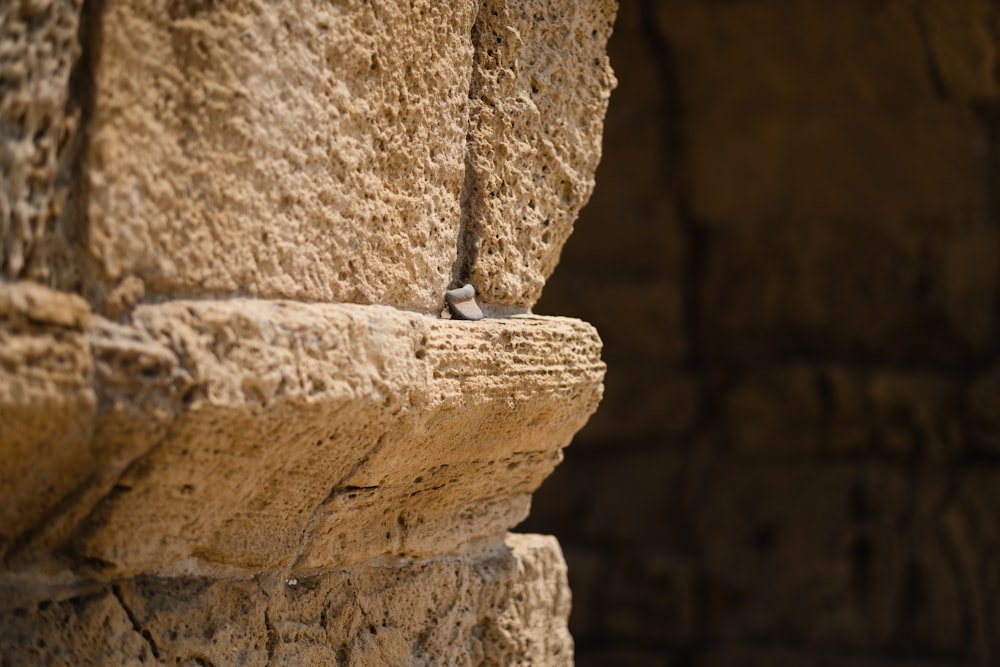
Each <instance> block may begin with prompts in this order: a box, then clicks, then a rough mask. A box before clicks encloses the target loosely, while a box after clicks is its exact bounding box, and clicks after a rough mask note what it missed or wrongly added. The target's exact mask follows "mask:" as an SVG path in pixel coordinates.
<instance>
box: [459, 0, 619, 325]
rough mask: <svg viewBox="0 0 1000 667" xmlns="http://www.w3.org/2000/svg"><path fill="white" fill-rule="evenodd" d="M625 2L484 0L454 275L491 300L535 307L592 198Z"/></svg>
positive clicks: (478, 25)
mask: <svg viewBox="0 0 1000 667" xmlns="http://www.w3.org/2000/svg"><path fill="white" fill-rule="evenodd" d="M616 9H617V3H616V2H615V1H614V0H586V1H584V2H562V1H559V0H546V1H544V2H535V1H533V0H484V1H483V2H482V3H481V5H480V8H479V14H478V16H477V17H476V22H475V24H474V26H473V32H472V35H473V43H474V45H475V59H474V65H473V70H472V83H471V88H470V90H469V98H470V112H469V113H470V120H469V140H468V153H467V155H466V179H465V188H464V191H463V194H462V199H463V202H462V206H463V221H462V225H463V232H462V233H463V236H462V239H461V240H460V248H459V262H458V265H457V266H456V275H455V276H454V279H455V281H456V282H457V284H462V283H464V282H471V283H472V284H473V285H474V286H475V287H476V290H477V294H479V296H480V304H481V305H484V306H490V305H492V306H494V307H499V308H500V309H501V310H502V309H503V308H505V307H506V308H530V307H531V306H532V305H533V304H534V303H535V301H537V300H538V297H539V295H540V294H541V291H542V287H543V285H544V284H545V280H546V279H547V278H548V277H549V275H551V274H552V271H553V270H554V269H555V266H556V264H557V263H558V261H559V253H560V251H561V249H562V246H563V244H564V243H565V242H566V239H567V238H568V237H569V235H570V232H572V229H573V221H574V220H575V219H576V216H577V214H578V213H579V211H580V208H581V207H582V206H583V205H584V204H585V203H586V202H587V200H588V199H589V198H590V193H591V191H592V190H593V187H594V170H595V169H596V168H597V163H598V161H599V159H600V156H601V128H602V125H603V121H604V112H605V110H606V109H607V104H608V98H609V96H610V94H611V89H612V88H613V87H614V85H615V79H614V75H613V74H612V72H611V67H610V65H609V64H608V59H607V55H606V54H605V44H606V43H607V39H608V36H609V35H610V34H611V28H612V24H613V22H614V15H615V10H616Z"/></svg>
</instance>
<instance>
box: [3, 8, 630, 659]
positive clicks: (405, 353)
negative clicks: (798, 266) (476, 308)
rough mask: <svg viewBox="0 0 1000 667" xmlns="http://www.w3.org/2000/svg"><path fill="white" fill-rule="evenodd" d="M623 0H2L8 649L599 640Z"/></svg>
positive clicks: (254, 648)
mask: <svg viewBox="0 0 1000 667" xmlns="http://www.w3.org/2000/svg"><path fill="white" fill-rule="evenodd" d="M615 9H616V7H615V4H614V2H613V1H612V0H588V1H586V2H566V1H564V0H531V1H528V0H523V1H522V0H508V1H504V0H496V1H494V0H488V1H487V0H483V1H478V0H465V1H463V2H451V3H442V2H436V1H435V2H432V1H420V0H418V1H417V2H410V3H399V2H390V3H382V2H369V1H368V0H356V1H347V2H342V3H334V4H330V3H313V2H309V1H307V0H282V1H281V2H247V1H243V0H233V1H219V2H215V1H210V2H201V1H196V0H191V1H184V0H177V1H175V0H170V1H164V2H144V1H143V2H140V1H133V0H84V1H82V2H81V1H72V0H15V1H14V2H11V3H7V4H5V5H3V6H0V20H2V28H0V68H2V76H0V168H2V170H3V174H4V179H3V181H2V183H0V234H2V238H0V240H2V243H0V272H2V279H0V500H2V502H0V663H2V664H4V665H35V664H51V665H62V664H73V665H86V664H93V665H108V664H123V665H124V664H140V663H142V664H149V663H153V664H160V663H162V664H202V665H206V664H212V665H236V664H261V665H264V664H270V665H279V664H289V665H291V664H295V665H306V664H316V665H320V664H322V665H328V664H350V665H374V664H386V665H399V664H422V665H423V664H442V665H443V664H448V665H452V664H468V665H501V664H504V665H510V664H525V665H527V664H536V665H540V664H553V665H562V664H571V663H572V660H573V642H572V638H571V637H570V636H569V634H568V632H567V629H566V619H567V615H568V612H569V600H570V597H569V591H568V589H567V586H566V569H565V564H564V562H563V560H562V555H561V552H560V549H559V545H558V543H557V542H556V541H555V540H554V539H552V538H549V537H546V536H539V535H512V534H508V533H507V531H508V530H509V529H511V528H512V527H514V526H515V525H516V524H517V523H518V522H520V521H521V520H523V519H524V518H525V516H526V515H527V513H528V510H529V505H530V500H531V495H532V493H533V492H534V491H535V489H536V488H537V487H538V485H539V484H540V483H541V481H542V480H543V479H544V478H545V477H546V476H547V475H548V474H549V473H550V472H551V471H552V470H553V468H554V467H555V466H556V464H557V463H559V461H560V460H561V458H562V449H563V447H565V446H566V445H567V444H568V443H569V442H570V440H571V438H572V436H573V434H574V433H575V432H576V431H578V430H579V429H580V428H581V427H582V426H583V424H584V423H585V422H586V421H587V419H588V417H589V416H590V415H591V414H592V413H593V412H594V410H595V408H596V406H597V404H598V402H599V401H600V398H601V395H602V390H603V385H602V380H603V375H604V364H603V362H602V360H601V356H600V355H601V340H600V338H599V337H598V335H597V333H596V331H595V330H594V328H593V327H591V326H590V325H588V324H586V323H585V322H582V321H579V320H575V319H569V318H561V317H540V316H535V315H532V314H531V313H530V308H531V306H532V305H533V304H534V303H535V301H536V300H537V299H538V297H539V295H540V293H541V289H542V286H543V285H544V283H545V280H546V279H547V278H548V277H549V275H550V274H551V273H552V271H553V269H554V267H555V264H556V262H557V261H558V257H559V253H560V250H561V248H562V245H563V243H564V242H565V240H566V239H567V237H568V236H569V234H570V232H571V231H572V225H573V222H574V219H575V218H576V215H577V213H578V212H579V210H580V208H581V207H582V206H583V204H584V203H585V202H586V201H587V199H588V197H589V196H590V193H591V190H592V188H593V184H594V169H595V168H596V165H597V162H598V159H599V156H600V148H601V131H602V125H603V118H604V111H605V109H606V107H607V102H608V98H609V94H610V91H611V89H612V87H613V86H614V85H615V79H614V76H613V75H612V73H611V70H610V68H609V65H608V60H607V57H606V56H605V53H604V50H605V44H606V41H607V39H608V36H609V34H610V31H611V27H612V23H613V20H614V12H615ZM465 282H471V283H473V284H474V285H475V287H476V289H477V290H478V293H479V299H480V303H481V304H482V306H483V309H484V310H485V311H486V313H487V315H490V316H494V317H488V318H487V319H485V320H482V321H479V322H468V321H459V320H454V319H449V318H448V316H447V313H442V311H443V310H444V299H443V296H444V292H445V290H447V289H449V288H451V287H455V286H457V285H461V284H463V283H465Z"/></svg>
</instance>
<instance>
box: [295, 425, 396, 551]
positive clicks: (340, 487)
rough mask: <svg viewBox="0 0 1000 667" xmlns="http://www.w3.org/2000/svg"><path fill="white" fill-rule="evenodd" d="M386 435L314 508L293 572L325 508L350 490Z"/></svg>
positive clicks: (298, 548)
mask: <svg viewBox="0 0 1000 667" xmlns="http://www.w3.org/2000/svg"><path fill="white" fill-rule="evenodd" d="M386 435H387V434H386V433H383V434H382V435H380V436H379V438H378V440H377V441H376V442H375V444H374V445H373V446H372V448H371V449H369V450H368V451H367V452H365V454H364V456H362V457H361V458H360V459H358V461H357V463H355V464H354V465H353V466H352V467H351V469H350V470H349V471H348V472H347V474H345V475H344V476H343V477H341V478H340V479H339V480H337V482H336V483H335V484H334V485H333V486H332V487H330V493H328V494H327V496H326V498H324V499H323V500H322V501H321V502H320V503H319V504H317V505H316V507H314V508H313V511H312V512H311V513H310V514H309V518H308V519H306V522H305V524H304V526H303V529H302V537H300V538H299V544H298V546H297V547H296V548H295V554H294V555H293V556H292V558H291V561H290V563H289V567H290V568H291V569H292V570H294V569H296V568H298V567H299V565H300V564H301V562H302V556H303V554H305V550H306V545H307V544H308V543H309V540H310V539H311V538H312V536H313V534H314V533H315V532H316V528H317V527H318V524H319V521H320V517H321V516H322V514H323V508H324V507H326V506H327V505H329V504H330V502H331V501H332V500H333V499H334V498H336V497H337V496H338V495H340V494H341V493H343V492H344V491H345V490H346V489H347V488H349V487H348V486H346V482H347V480H349V479H350V478H351V477H352V476H353V475H354V474H355V473H356V472H357V471H358V470H360V469H361V466H363V465H365V464H366V463H367V462H368V461H369V460H371V457H373V456H375V455H376V454H378V452H379V451H380V450H381V449H382V447H383V446H384V445H385V441H386V440H387V438H386ZM355 488H357V487H355ZM375 488H377V487H375Z"/></svg>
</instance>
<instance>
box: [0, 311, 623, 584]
mask: <svg viewBox="0 0 1000 667" xmlns="http://www.w3.org/2000/svg"><path fill="white" fill-rule="evenodd" d="M5 335H6V334H5ZM75 336H76V337H75V338H73V339H72V340H75V341H76V345H77V347H75V348H74V347H72V346H71V347H70V348H68V349H69V351H66V352H62V351H60V349H61V348H59V347H58V346H57V345H55V344H50V343H51V341H49V340H48V339H46V338H44V337H39V338H32V339H30V340H29V342H30V343H31V345H29V346H27V347H25V346H20V345H13V344H12V345H11V347H9V348H5V349H4V354H5V355H13V356H12V357H11V359H10V360H9V363H10V364H14V365H15V367H16V368H27V369H28V370H31V368H32V366H31V363H29V362H31V360H32V359H36V362H37V359H43V360H44V359H48V358H49V356H48V355H55V356H54V357H53V358H54V359H55V360H56V362H58V360H59V359H60V358H63V362H61V363H63V365H65V366H67V370H66V374H67V377H68V378H69V379H68V380H67V382H69V385H67V387H68V389H66V387H62V386H61V385H58V383H57V382H56V381H57V380H58V377H59V376H58V375H57V374H55V373H52V372H50V373H48V375H46V376H45V377H43V378H42V379H40V380H39V381H38V383H36V384H38V385H39V387H38V391H36V392H35V393H36V394H38V395H39V396H41V398H43V399H45V400H32V401H29V402H30V404H31V406H35V407H33V408H32V409H34V410H36V412H37V410H38V409H41V408H44V407H46V406H49V407H51V406H52V405H53V404H56V405H61V404H62V403H61V402H63V403H64V402H67V401H68V402H69V403H70V404H71V405H72V406H78V407H79V410H78V412H80V414H81V415H82V416H81V417H79V420H78V421H80V423H81V424H83V425H84V426H87V427H88V428H90V429H91V430H90V431H87V430H86V429H84V430H80V429H78V428H77V426H76V421H71V422H70V423H69V425H68V426H67V425H66V424H61V423H60V422H56V423H55V424H54V425H53V426H52V427H51V428H46V429H37V428H35V429H32V428H28V429H27V431H25V433H26V434H27V435H30V436H31V438H30V439H28V440H26V439H25V438H26V437H27V435H25V434H23V433H21V432H20V431H16V432H15V431H9V432H5V433H3V434H2V435H3V437H2V438H0V447H2V448H3V450H4V451H6V452H11V453H12V454H13V453H15V452H20V454H21V456H20V457H18V458H15V459H11V457H10V456H5V457H2V458H4V459H5V460H8V461H12V462H10V463H8V464H5V468H4V470H5V473H4V474H5V477H6V476H9V477H11V478H12V479H13V478H15V477H16V478H17V480H16V485H15V486H14V487H13V489H15V490H20V491H18V494H20V495H17V494H15V495H14V496H10V497H7V498H6V500H7V506H12V505H11V502H13V501H18V500H19V501H21V502H25V501H28V506H27V507H33V508H34V507H35V505H36V504H37V508H35V509H32V510H31V511H28V510H27V507H25V508H23V511H22V514H21V515H22V516H25V517H29V518H32V519H31V520H29V519H27V518H26V519H24V520H23V521H25V522H28V523H29V524H30V525H28V524H25V525H20V524H18V528H17V530H16V531H14V532H16V533H18V534H19V535H26V536H27V537H25V538H24V539H18V540H17V545H16V547H17V550H16V551H17V553H16V554H12V553H8V554H6V558H7V563H8V565H9V566H12V567H14V568H15V569H17V570H24V569H28V570H32V569H35V568H38V567H41V566H42V565H41V564H42V562H43V561H45V560H46V557H47V556H48V555H51V554H53V553H55V552H58V553H59V554H61V556H60V557H69V558H70V559H71V561H72V563H73V564H74V567H82V566H84V565H86V567H88V568H91V569H96V571H97V572H99V573H100V574H101V575H102V576H124V575H130V574H137V573H139V572H166V571H171V572H175V573H183V572H188V571H190V569H191V568H192V567H195V568H198V567H202V566H209V565H210V566H215V567H221V568H236V569H242V570H248V571H251V572H259V571H263V570H268V569H273V568H276V567H293V566H294V567H295V568H297V569H298V570H300V571H308V570H313V569H319V568H329V567H346V566H348V565H350V564H352V563H357V562H362V561H366V560H369V559H371V558H374V557H378V556H382V555H386V556H419V555H423V556H427V555H429V554H435V553H438V554H440V553H447V552H449V551H450V550H454V549H458V548H460V547H461V546H462V545H463V544H465V543H467V542H469V541H470V540H475V539H478V538H482V537H485V536H488V535H493V534H496V533H498V532H501V531H503V530H505V529H507V528H509V527H511V526H513V525H514V524H516V523H517V522H519V521H520V520H521V519H523V518H524V516H525V515H526V514H527V511H528V505H529V500H530V497H531V493H532V492H533V491H534V490H535V489H536V488H537V487H538V485H539V484H540V483H541V481H542V480H543V479H544V478H545V477H546V476H547V475H548V474H549V473H550V472H551V471H552V469H553V468H554V467H555V465H556V464H557V463H558V461H559V460H560V459H561V449H562V448H563V447H564V446H566V445H567V444H568V443H569V441H570V439H571V438H572V436H573V434H574V433H575V432H576V431H577V430H579V428H580V427H581V426H582V425H583V423H584V422H585V421H586V419H587V417H588V416H589V415H590V414H591V413H592V412H593V411H594V409H595V408H596V406H597V403H598V401H599V399H600V395H601V377H602V376H603V371H604V365H603V363H602V362H601V361H600V340H599V339H598V338H597V335H596V333H595V332H594V330H593V329H592V328H591V327H589V326H588V325H585V324H584V323H582V322H579V321H577V320H571V319H568V318H543V317H535V316H521V317H517V318H512V319H506V320H483V321H481V322H478V323H474V322H457V321H448V320H441V319H437V318H432V317H428V316H424V315H419V314H415V313H406V312H403V311H399V310H396V309H393V308H388V307H373V306H356V305H347V304H342V305H324V306H320V305H316V304H311V305H310V304H298V303H293V302H267V301H253V300H228V301H220V302H214V301H190V302H167V303H163V304H158V305H146V306H140V307H138V308H136V309H135V310H134V311H133V312H132V316H131V321H130V323H129V324H127V325H122V324H112V323H109V322H107V321H105V320H102V319H100V318H94V320H93V321H92V322H91V323H90V325H89V326H88V328H87V329H86V332H85V333H84V334H83V335H81V334H80V333H79V332H77V333H76V334H75ZM81 338H85V340H81ZM70 352H72V353H75V354H77V355H78V356H80V357H81V358H80V359H79V360H77V361H76V362H74V363H75V364H76V365H73V364H71V360H73V359H74V357H72V356H71V355H70ZM60 355H61V356H60ZM473 356H474V357H475V359H476V363H474V364H470V363H469V362H468V360H469V359H471V358H473ZM22 357H28V358H27V359H25V358H22ZM91 367H93V368H94V369H95V370H94V371H93V372H91V371H90V368H91ZM50 370H51V369H50ZM56 370H60V369H58V368H57V369H56ZM39 373H40V374H41V371H39ZM43 375H44V374H43ZM26 379H30V374H28V373H27V372H15V373H13V374H11V375H10V376H8V377H6V378H5V381H6V384H7V385H9V386H12V387H13V386H14V384H17V385H18V386H20V384H23V383H24V382H25V381H27V380H26ZM11 383H13V384H11ZM70 385H72V386H70ZM14 389H17V387H14ZM14 389H11V390H10V391H8V392H6V394H7V395H8V398H9V400H8V401H7V403H6V404H5V405H4V406H3V409H4V410H15V411H16V410H17V409H20V408H18V406H19V405H20V403H18V401H17V398H18V396H19V395H21V394H20V393H19V392H20V390H17V391H15V390H14ZM63 389H66V391H63ZM70 390H72V391H70ZM0 395H2V394H0ZM32 396H34V394H32V395H31V396H29V397H28V398H32ZM95 396H99V397H100V399H101V400H100V404H99V405H98V406H97V408H96V414H94V412H95V407H94V403H95ZM53 402H55V403H53ZM33 414H35V413H33ZM36 417H37V419H35V420H34V421H32V422H31V423H30V424H28V426H29V427H30V426H32V425H35V426H37V423H38V420H39V419H42V416H41V415H36ZM71 418H72V419H77V418H76V417H72V413H71ZM64 429H65V430H64ZM18 434H21V435H18ZM22 435H24V437H21V436H22ZM66 438H69V439H70V441H71V442H72V443H73V446H72V447H64V446H62V445H61V444H60V443H62V442H63V440H62V439H66ZM21 450H25V451H21ZM52 451H54V452H55V453H57V454H59V457H56V458H52V457H51V456H49V455H46V456H42V454H43V453H44V452H52ZM39 456H42V459H45V460H44V461H42V462H43V463H45V465H38V466H31V465H28V464H29V463H31V462H32V461H36V459H38V457H39ZM60 457H70V458H69V459H64V458H60ZM74 457H75V458H74ZM77 459H80V460H81V461H82V462H83V463H85V465H82V466H78V465H75V464H72V461H76V460H77ZM63 463H65V464H66V465H67V466H68V467H67V469H66V470H62V469H61V467H60V465H61V464H63ZM56 472H58V474H55V473H56ZM74 475H75V476H74ZM64 478H66V479H69V478H72V480H73V483H67V484H63V483H62V482H60V483H59V485H58V489H57V490H54V491H52V492H51V493H46V494H38V495H37V497H36V496H31V497H30V498H28V497H24V496H25V494H28V493H29V492H31V490H32V489H47V488H48V486H49V485H51V484H53V483H55V480H62V479H64ZM64 487H66V488H64ZM70 490H72V491H73V495H71V496H66V494H67V492H68V491H70ZM5 491H7V489H6V488H5ZM10 492H11V493H13V491H10ZM50 496H51V497H50ZM64 496H65V497H64ZM54 500H59V503H56V504H58V507H57V508H54V507H53V501H54ZM36 510H37V511H36ZM50 510H52V511H53V512H54V513H46V512H49V511H50ZM43 514H44V520H42V519H41V517H42V515H43ZM4 537H5V540H10V539H13V535H10V536H8V535H5V536H4ZM206 564H207V565H206Z"/></svg>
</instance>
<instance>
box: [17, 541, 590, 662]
mask: <svg viewBox="0 0 1000 667" xmlns="http://www.w3.org/2000/svg"><path fill="white" fill-rule="evenodd" d="M5 592H6V591H5ZM569 602H570V598H569V589H568V588H567V586H566V566H565V564H564V562H563V559H562V554H561V552H560V550H559V546H558V544H557V543H556V541H555V539H554V538H551V537H544V536H539V535H508V536H507V538H506V541H505V542H502V543H500V544H497V545H494V546H491V547H489V548H487V549H485V550H480V551H475V552H465V553H462V554H459V555H456V556H453V557H438V558H432V559H427V560H406V561H397V562H394V563H386V564H381V565H379V564H367V565H359V566H356V567H354V568H351V569H349V570H343V571H327V572H324V573H322V574H318V575H315V576H306V577H303V576H298V577H288V576H278V575H269V576H264V577H259V578H257V579H255V580H247V579H218V578H204V577H181V578H159V577H140V578H136V579H126V580H119V581H116V582H114V583H111V584H98V585H91V586H89V587H85V588H83V589H74V588H72V587H65V588H54V589H50V590H35V591H33V592H32V595H28V596H25V595H23V591H21V592H17V591H15V592H14V593H13V594H8V595H0V636H2V637H3V638H4V641H3V642H0V661H2V662H3V664H5V665H10V666H11V667H15V666H20V665H65V664H73V665H119V664H121V665H130V664H137V663H143V662H148V661H154V662H158V663H165V664H171V665H172V664H183V665H197V664H202V665H203V664H214V665H236V664H238V665H250V666H252V665H261V666H263V665H269V664H270V665H274V664H285V665H305V666H309V665H317V666H318V665H358V666H361V665H376V664H378V665H419V664H435V665H477V666H483V667H485V666H488V665H552V666H559V665H571V664H572V656H573V640H572V638H571V637H570V636H569V633H568V631H567V629H566V618H567V616H568V613H569Z"/></svg>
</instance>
